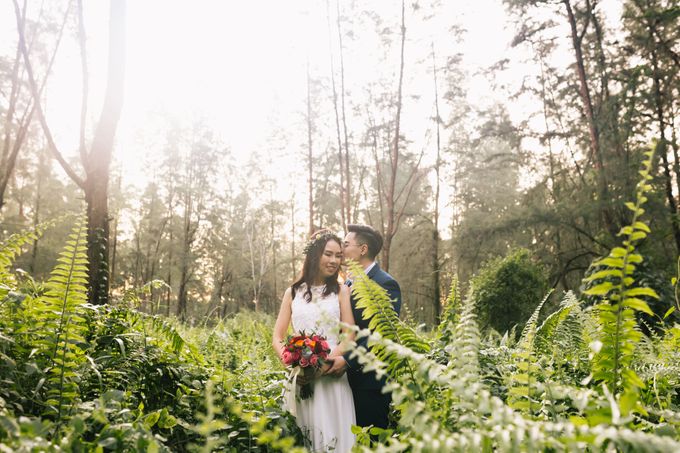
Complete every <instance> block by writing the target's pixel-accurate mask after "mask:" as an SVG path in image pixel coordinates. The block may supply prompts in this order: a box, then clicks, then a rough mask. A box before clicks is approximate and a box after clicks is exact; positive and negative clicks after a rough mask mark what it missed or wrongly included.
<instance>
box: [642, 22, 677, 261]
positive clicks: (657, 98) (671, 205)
mask: <svg viewBox="0 0 680 453" xmlns="http://www.w3.org/2000/svg"><path fill="white" fill-rule="evenodd" d="M652 30H653V28H652V26H651V24H650V25H649V32H650V33H649V35H650V39H651V41H652V43H654V35H653V32H652ZM653 49H654V48H652V51H651V52H650V58H651V60H652V71H653V72H652V77H653V79H654V105H655V110H656V111H655V113H656V120H657V122H658V124H659V143H658V145H657V146H658V148H657V149H658V154H659V155H660V157H661V166H662V168H663V175H664V188H665V191H666V201H668V211H669V215H670V218H671V229H672V231H673V238H674V239H675V248H676V253H679V254H680V225H678V206H677V203H676V202H675V197H674V196H673V177H672V175H671V169H670V165H669V163H668V140H666V120H665V117H664V107H663V93H662V89H661V74H660V69H659V61H658V56H657V54H656V51H655V50H653Z"/></svg>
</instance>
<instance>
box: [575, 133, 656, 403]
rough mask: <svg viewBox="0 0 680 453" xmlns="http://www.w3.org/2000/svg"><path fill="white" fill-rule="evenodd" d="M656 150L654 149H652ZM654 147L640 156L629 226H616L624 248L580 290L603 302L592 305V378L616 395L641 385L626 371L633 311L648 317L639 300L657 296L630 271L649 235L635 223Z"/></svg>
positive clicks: (636, 336)
mask: <svg viewBox="0 0 680 453" xmlns="http://www.w3.org/2000/svg"><path fill="white" fill-rule="evenodd" d="M657 146H658V145H657ZM654 152H655V149H653V150H651V151H648V152H646V153H645V156H646V159H645V160H644V161H643V163H642V167H643V168H642V170H641V171H640V175H641V176H642V179H641V180H640V182H638V184H637V186H636V202H635V203H634V204H633V203H630V202H629V203H626V207H627V208H628V209H630V210H631V211H632V212H633V219H632V221H631V223H630V225H628V226H624V227H623V228H621V231H620V232H619V236H623V237H624V240H623V244H622V245H623V247H615V248H613V249H612V251H611V252H610V253H609V255H608V256H607V257H605V258H602V259H600V260H598V261H596V262H595V263H594V264H595V265H596V266H598V267H599V268H600V270H599V271H597V272H595V273H594V274H592V275H590V276H589V277H587V278H586V279H585V280H586V282H593V281H600V283H598V284H596V285H595V286H593V287H591V288H589V289H588V290H586V291H584V294H588V295H592V296H598V297H601V298H602V299H603V301H602V302H601V303H600V304H598V305H597V313H598V316H599V319H600V322H599V326H600V338H599V342H597V343H596V344H594V348H595V352H596V353H595V354H594V355H593V361H592V372H593V373H592V374H593V377H594V378H595V379H596V380H598V381H602V382H604V383H605V384H606V385H607V387H609V388H611V389H613V390H614V393H615V394H619V392H621V391H623V392H627V393H629V394H637V393H638V390H639V389H640V388H643V387H644V382H643V381H642V380H641V379H640V378H639V377H638V376H637V375H636V373H635V371H633V369H632V368H631V366H630V365H631V362H632V359H633V352H634V350H635V345H636V344H637V343H638V342H639V341H640V338H641V333H640V332H639V330H638V326H637V322H636V319H635V313H636V312H638V311H640V312H644V313H648V314H650V315H653V312H652V310H651V309H650V308H649V306H648V305H647V302H645V301H644V300H643V299H641V298H640V297H641V296H642V297H654V298H658V297H659V296H658V295H657V294H656V292H655V291H654V290H653V289H651V288H647V287H644V286H635V280H634V278H633V272H634V271H635V268H636V265H637V264H639V263H641V262H642V261H643V258H642V256H641V255H639V254H638V253H636V251H635V245H636V244H637V243H638V242H639V241H640V240H642V239H644V238H645V237H647V233H648V232H649V227H648V226H647V225H646V224H645V223H644V222H642V221H641V220H640V217H641V216H642V214H644V209H642V205H643V204H644V203H645V202H646V201H647V197H646V194H647V192H649V191H650V190H652V186H651V185H650V184H649V181H650V180H651V179H652V176H651V170H652V158H653V156H654Z"/></svg>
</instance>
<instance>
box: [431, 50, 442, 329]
mask: <svg viewBox="0 0 680 453" xmlns="http://www.w3.org/2000/svg"><path fill="white" fill-rule="evenodd" d="M432 78H433V79H434V80H433V82H434V112H435V118H434V122H435V128H436V131H437V160H436V161H435V164H434V169H435V173H436V178H437V180H436V182H435V191H434V225H433V226H434V228H433V231H432V243H433V247H434V250H433V253H432V274H433V279H432V280H433V282H432V284H433V286H434V288H433V289H434V303H433V307H434V322H435V324H436V325H439V322H440V321H441V288H440V285H441V283H440V278H441V265H440V263H439V192H440V182H441V179H440V174H439V173H440V169H441V134H440V122H441V117H440V116H439V89H438V87H437V58H436V55H435V52H434V42H433V43H432Z"/></svg>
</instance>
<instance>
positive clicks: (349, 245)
mask: <svg viewBox="0 0 680 453" xmlns="http://www.w3.org/2000/svg"><path fill="white" fill-rule="evenodd" d="M361 250H362V246H361V244H359V243H358V242H357V237H356V233H347V235H346V236H345V239H344V241H343V242H342V257H343V260H345V261H346V260H354V261H356V262H359V260H361Z"/></svg>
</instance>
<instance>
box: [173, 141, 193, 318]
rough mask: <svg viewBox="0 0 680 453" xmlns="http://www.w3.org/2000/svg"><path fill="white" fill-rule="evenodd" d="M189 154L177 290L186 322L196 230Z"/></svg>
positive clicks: (178, 309)
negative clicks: (192, 246)
mask: <svg viewBox="0 0 680 453" xmlns="http://www.w3.org/2000/svg"><path fill="white" fill-rule="evenodd" d="M193 146H194V145H193V144H192V149H191V152H190V153H189V161H188V163H187V165H188V168H187V184H186V187H185V190H186V192H185V194H184V223H183V230H182V231H183V235H182V254H181V257H180V276H179V289H178V290H177V316H178V317H179V318H180V319H182V320H184V319H185V318H186V312H187V298H188V286H187V285H188V284H189V261H190V259H191V245H192V243H193V240H194V228H193V226H192V221H191V216H192V213H193V209H194V208H193V203H194V199H193V196H192V188H193V187H194V165H195V162H194V158H195V156H194V149H193Z"/></svg>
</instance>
